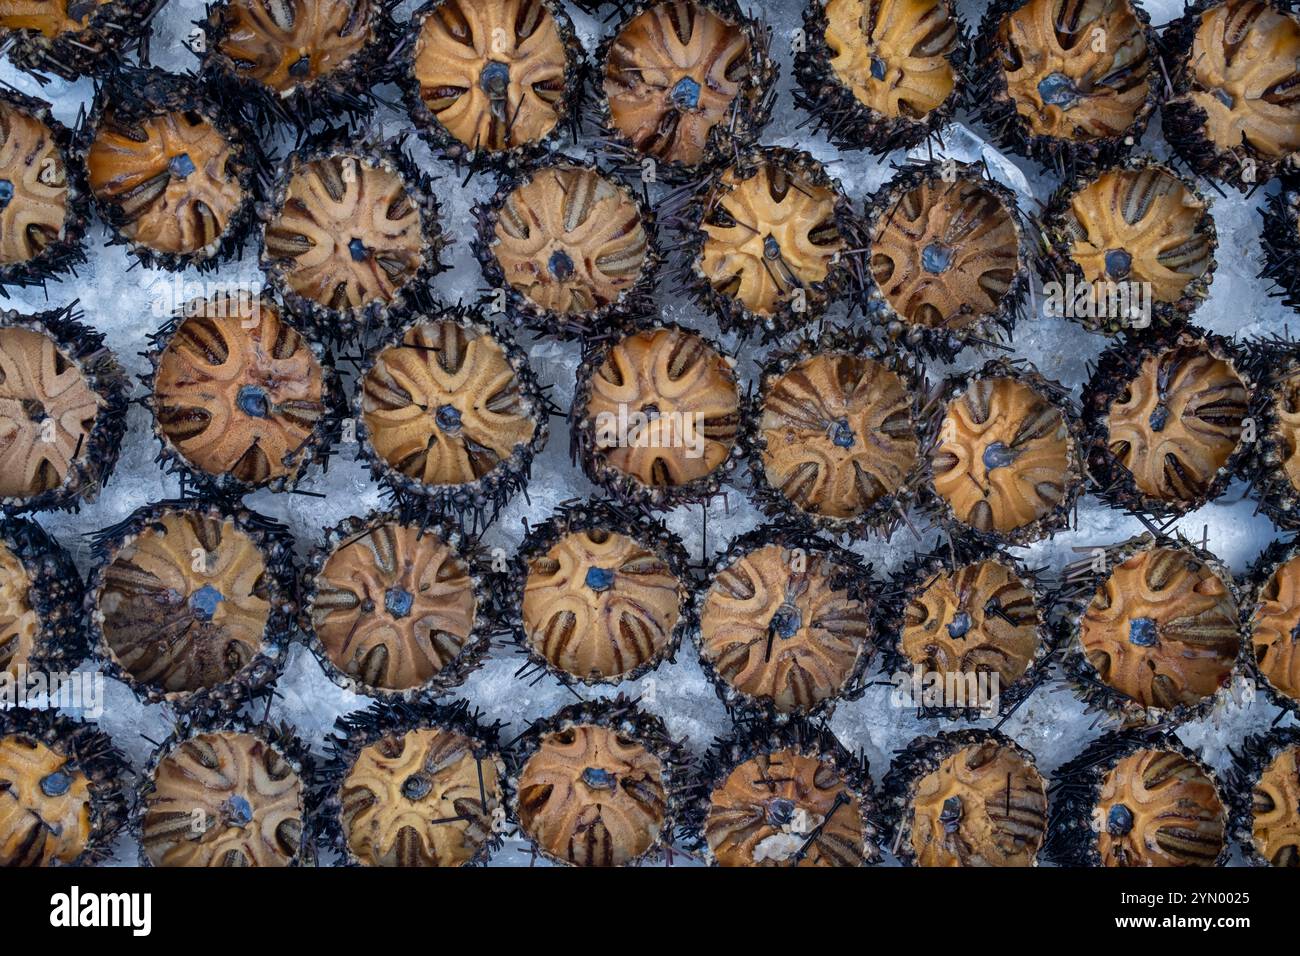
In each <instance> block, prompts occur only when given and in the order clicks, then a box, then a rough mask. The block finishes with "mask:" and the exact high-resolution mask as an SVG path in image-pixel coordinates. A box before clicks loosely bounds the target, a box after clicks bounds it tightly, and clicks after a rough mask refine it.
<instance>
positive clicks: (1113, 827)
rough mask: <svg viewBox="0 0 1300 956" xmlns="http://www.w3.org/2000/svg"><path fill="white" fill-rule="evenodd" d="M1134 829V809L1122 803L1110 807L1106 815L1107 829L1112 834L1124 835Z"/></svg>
mask: <svg viewBox="0 0 1300 956" xmlns="http://www.w3.org/2000/svg"><path fill="white" fill-rule="evenodd" d="M1132 829H1133V811H1132V810H1130V809H1129V808H1128V807H1126V806H1124V804H1122V803H1117V804H1115V806H1113V807H1111V808H1110V813H1109V814H1107V816H1106V830H1107V832H1109V833H1110V835H1111V836H1117V837H1122V836H1125V835H1127V834H1128V832H1129V831H1130V830H1132Z"/></svg>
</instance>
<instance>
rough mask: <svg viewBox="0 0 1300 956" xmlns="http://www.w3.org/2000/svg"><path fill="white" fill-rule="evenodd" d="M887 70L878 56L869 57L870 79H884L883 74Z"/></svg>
mask: <svg viewBox="0 0 1300 956" xmlns="http://www.w3.org/2000/svg"><path fill="white" fill-rule="evenodd" d="M887 70H888V67H887V66H886V64H885V61H884V59H883V58H881V57H878V56H872V57H871V78H872V79H875V80H883V79H884V78H885V73H886V71H887Z"/></svg>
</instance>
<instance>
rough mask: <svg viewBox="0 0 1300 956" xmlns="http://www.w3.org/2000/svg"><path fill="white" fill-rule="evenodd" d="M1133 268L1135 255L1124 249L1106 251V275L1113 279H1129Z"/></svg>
mask: <svg viewBox="0 0 1300 956" xmlns="http://www.w3.org/2000/svg"><path fill="white" fill-rule="evenodd" d="M1132 268H1133V257H1132V256H1131V255H1129V254H1128V253H1127V252H1125V251H1124V250H1123V249H1108V250H1107V251H1106V275H1108V276H1110V277H1111V278H1112V279H1127V278H1128V275H1129V272H1130V271H1131V270H1132Z"/></svg>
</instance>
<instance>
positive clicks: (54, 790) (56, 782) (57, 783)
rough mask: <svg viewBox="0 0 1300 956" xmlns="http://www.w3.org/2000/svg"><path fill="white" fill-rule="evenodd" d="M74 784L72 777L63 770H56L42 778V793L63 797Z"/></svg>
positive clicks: (48, 795)
mask: <svg viewBox="0 0 1300 956" xmlns="http://www.w3.org/2000/svg"><path fill="white" fill-rule="evenodd" d="M71 786H72V777H71V776H70V775H69V774H66V773H64V772H63V771H62V770H56V771H54V773H51V774H48V775H46V776H44V777H42V778H41V793H43V794H45V795H46V796H47V797H61V796H63V795H64V794H65V793H67V792H68V790H69V788H71Z"/></svg>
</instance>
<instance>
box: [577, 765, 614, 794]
mask: <svg viewBox="0 0 1300 956" xmlns="http://www.w3.org/2000/svg"><path fill="white" fill-rule="evenodd" d="M582 782H583V783H585V784H586V785H587V786H589V787H591V789H592V790H613V789H614V775H613V774H612V773H610V772H609V771H608V770H602V769H601V768H600V767H588V768H587V769H586V770H584V771H582Z"/></svg>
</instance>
